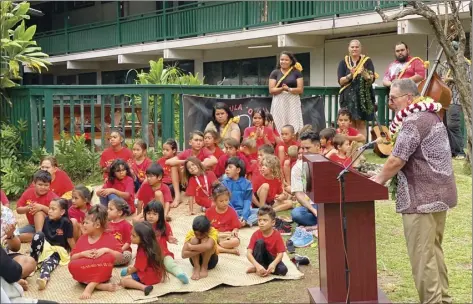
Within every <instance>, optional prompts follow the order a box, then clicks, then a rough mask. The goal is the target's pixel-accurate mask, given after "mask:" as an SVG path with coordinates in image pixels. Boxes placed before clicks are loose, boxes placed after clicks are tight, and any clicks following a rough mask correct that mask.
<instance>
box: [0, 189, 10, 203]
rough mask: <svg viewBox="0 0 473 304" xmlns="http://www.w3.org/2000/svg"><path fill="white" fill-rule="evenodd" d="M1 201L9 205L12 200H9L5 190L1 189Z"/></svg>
mask: <svg viewBox="0 0 473 304" xmlns="http://www.w3.org/2000/svg"><path fill="white" fill-rule="evenodd" d="M0 201H1V202H2V205H3V206H8V205H9V204H10V202H9V201H8V198H7V196H6V195H5V192H3V190H0Z"/></svg>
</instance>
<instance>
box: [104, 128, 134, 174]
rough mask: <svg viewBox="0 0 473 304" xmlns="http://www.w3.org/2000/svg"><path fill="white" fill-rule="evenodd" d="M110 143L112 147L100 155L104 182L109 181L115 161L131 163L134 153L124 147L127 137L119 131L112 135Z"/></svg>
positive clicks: (114, 131)
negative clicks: (109, 174) (111, 167)
mask: <svg viewBox="0 0 473 304" xmlns="http://www.w3.org/2000/svg"><path fill="white" fill-rule="evenodd" d="M109 142H110V147H108V148H107V149H105V150H103V152H102V155H100V167H101V168H102V170H103V178H104V180H106V179H107V177H108V173H109V172H110V166H111V164H112V163H113V161H114V160H116V159H122V160H124V161H125V162H130V161H131V160H132V159H133V153H132V152H131V151H130V149H128V148H127V147H126V146H124V143H125V136H124V135H123V133H122V132H120V131H119V130H118V129H115V130H113V131H112V132H111V133H110V138H109Z"/></svg>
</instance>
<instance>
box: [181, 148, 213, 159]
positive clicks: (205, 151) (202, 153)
mask: <svg viewBox="0 0 473 304" xmlns="http://www.w3.org/2000/svg"><path fill="white" fill-rule="evenodd" d="M192 151H193V150H192V149H187V150H184V151H182V152H181V153H179V154H178V155H177V158H178V159H179V160H186V159H187V158H188V157H190V156H195V157H197V158H198V159H199V160H200V161H201V162H203V161H204V160H205V159H206V158H209V157H211V156H212V153H210V151H209V150H208V149H207V148H202V149H201V150H200V151H199V154H197V155H192Z"/></svg>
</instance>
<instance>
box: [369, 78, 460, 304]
mask: <svg viewBox="0 0 473 304" xmlns="http://www.w3.org/2000/svg"><path fill="white" fill-rule="evenodd" d="M389 106H390V107H391V108H392V109H394V110H395V111H396V114H397V115H396V117H395V118H394V119H393V121H392V123H391V126H390V131H391V133H392V135H393V136H392V138H394V140H395V143H394V149H393V152H392V154H391V156H389V158H388V159H387V161H386V163H385V164H384V167H383V170H382V171H381V173H379V174H378V175H376V176H373V177H372V179H373V180H374V181H376V182H377V183H379V184H382V185H384V184H385V183H386V182H387V181H388V180H389V179H390V178H393V180H397V193H396V212H398V213H401V214H402V222H403V226H404V236H405V239H406V244H407V252H408V255H409V259H410V262H411V267H412V275H413V277H414V283H415V286H416V289H417V292H418V294H419V299H420V302H421V303H451V302H452V299H451V298H450V296H449V295H448V277H447V267H446V265H445V261H444V255H443V251H442V239H443V233H444V229H445V220H446V217H447V210H448V209H450V208H452V207H454V206H455V205H456V204H457V191H456V185H455V177H454V175H453V166H452V160H451V153H450V146H449V143H448V135H447V131H446V129H445V126H444V124H443V123H442V121H441V120H440V118H439V116H438V115H437V114H436V112H438V111H439V110H440V109H441V108H442V106H441V105H440V104H439V103H436V102H435V101H433V100H432V99H430V98H424V97H421V96H419V92H418V89H417V86H416V84H415V83H414V81H412V80H411V79H398V80H395V81H393V83H392V85H391V91H390V92H389Z"/></svg>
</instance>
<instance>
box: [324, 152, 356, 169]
mask: <svg viewBox="0 0 473 304" xmlns="http://www.w3.org/2000/svg"><path fill="white" fill-rule="evenodd" d="M329 159H330V160H333V161H334V162H336V163H339V164H341V165H342V166H344V167H346V166H348V165H349V164H350V163H351V158H350V157H346V158H341V157H340V156H338V154H337V153H333V154H332V155H330V157H329Z"/></svg>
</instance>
